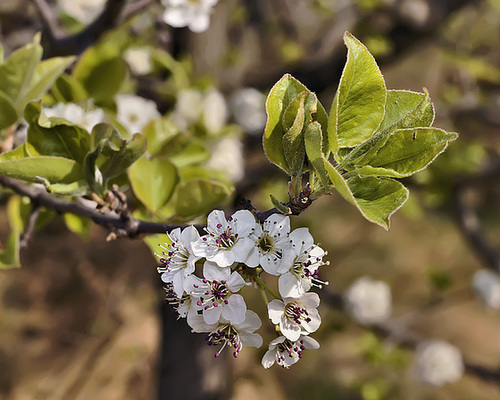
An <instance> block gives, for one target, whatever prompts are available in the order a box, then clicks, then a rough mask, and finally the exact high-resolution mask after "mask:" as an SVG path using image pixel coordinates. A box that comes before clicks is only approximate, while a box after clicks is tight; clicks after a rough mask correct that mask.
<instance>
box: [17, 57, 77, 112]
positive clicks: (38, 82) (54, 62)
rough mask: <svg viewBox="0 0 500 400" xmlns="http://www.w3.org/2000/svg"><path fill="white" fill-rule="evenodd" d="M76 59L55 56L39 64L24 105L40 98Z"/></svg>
mask: <svg viewBox="0 0 500 400" xmlns="http://www.w3.org/2000/svg"><path fill="white" fill-rule="evenodd" d="M74 59H75V58H74V57H54V58H50V59H48V60H44V61H42V62H41V63H40V64H38V66H37V67H36V70H35V75H34V77H33V79H32V82H31V84H30V87H29V90H28V92H27V93H26V94H25V95H24V99H23V107H24V105H26V103H28V102H29V101H31V100H38V99H40V98H41V97H42V96H43V95H44V94H45V92H46V91H47V90H49V89H50V88H51V87H52V86H53V85H54V82H55V81H56V80H57V78H58V77H59V76H60V75H61V74H62V73H63V72H64V70H65V69H66V68H67V67H68V66H69V65H70V64H71V63H72V62H73V60H74Z"/></svg>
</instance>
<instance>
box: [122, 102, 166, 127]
mask: <svg viewBox="0 0 500 400" xmlns="http://www.w3.org/2000/svg"><path fill="white" fill-rule="evenodd" d="M115 101H116V119H117V120H118V122H119V123H121V124H122V125H123V126H124V127H125V128H126V129H127V130H128V131H129V132H130V133H136V132H141V131H142V129H143V128H144V127H145V126H146V125H147V124H148V123H150V122H151V121H153V120H155V119H157V118H160V117H161V114H160V113H159V112H158V109H157V107H156V103H155V102H154V101H152V100H148V99H145V98H143V97H140V96H137V95H135V94H118V95H116V96H115Z"/></svg>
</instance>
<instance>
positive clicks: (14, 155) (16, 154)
mask: <svg viewBox="0 0 500 400" xmlns="http://www.w3.org/2000/svg"><path fill="white" fill-rule="evenodd" d="M29 156H30V155H29V154H28V152H27V150H26V144H25V143H23V144H22V145H21V146H18V147H16V148H15V149H14V150H11V151H7V152H5V153H2V154H0V162H1V161H7V160H17V159H19V158H26V157H29Z"/></svg>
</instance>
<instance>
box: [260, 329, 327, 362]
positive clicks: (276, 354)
mask: <svg viewBox="0 0 500 400" xmlns="http://www.w3.org/2000/svg"><path fill="white" fill-rule="evenodd" d="M318 348H319V343H318V342H317V341H316V340H315V339H313V338H312V337H310V336H304V335H300V336H299V338H298V339H297V340H295V341H291V340H289V339H287V338H286V337H285V336H279V337H277V338H276V339H274V340H273V341H272V342H271V343H270V344H269V350H267V352H266V354H264V357H263V358H262V365H263V366H264V368H270V367H271V366H272V365H273V364H274V363H275V362H276V363H277V364H278V365H281V366H282V367H283V368H289V367H290V365H293V364H295V363H296V362H297V361H299V360H300V359H301V358H302V352H303V351H304V350H305V349H318Z"/></svg>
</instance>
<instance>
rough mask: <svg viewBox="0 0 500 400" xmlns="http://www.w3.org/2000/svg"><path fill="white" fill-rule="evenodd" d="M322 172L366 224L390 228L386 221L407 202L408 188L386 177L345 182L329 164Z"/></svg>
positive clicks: (355, 178)
mask: <svg viewBox="0 0 500 400" xmlns="http://www.w3.org/2000/svg"><path fill="white" fill-rule="evenodd" d="M324 161H325V169H326V170H327V173H328V175H329V177H330V180H331V182H332V183H333V185H334V186H335V189H336V190H337V191H338V192H339V193H340V195H341V196H342V197H343V198H344V199H345V200H347V201H348V202H349V203H351V204H353V205H354V206H356V207H357V208H358V210H359V211H360V212H361V214H362V215H363V216H364V217H365V218H366V219H367V220H369V221H371V222H374V223H376V224H378V225H380V226H382V227H383V228H385V229H389V219H390V217H391V215H392V214H393V213H394V212H396V211H397V210H398V209H399V208H400V207H401V206H402V205H403V204H404V202H405V201H406V200H407V198H408V189H406V188H405V187H404V186H403V185H402V184H401V183H400V182H397V181H395V180H392V179H388V178H376V177H372V176H368V177H353V178H350V179H348V180H347V181H346V180H344V178H343V177H342V176H341V175H340V174H339V172H338V171H337V170H336V169H335V168H334V167H333V165H331V164H330V163H329V162H328V161H326V160H324Z"/></svg>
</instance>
